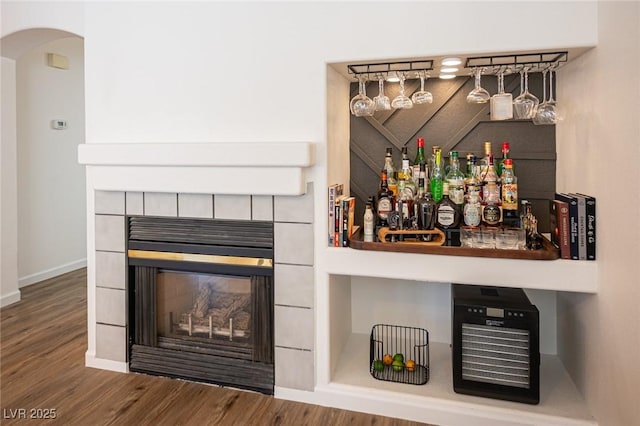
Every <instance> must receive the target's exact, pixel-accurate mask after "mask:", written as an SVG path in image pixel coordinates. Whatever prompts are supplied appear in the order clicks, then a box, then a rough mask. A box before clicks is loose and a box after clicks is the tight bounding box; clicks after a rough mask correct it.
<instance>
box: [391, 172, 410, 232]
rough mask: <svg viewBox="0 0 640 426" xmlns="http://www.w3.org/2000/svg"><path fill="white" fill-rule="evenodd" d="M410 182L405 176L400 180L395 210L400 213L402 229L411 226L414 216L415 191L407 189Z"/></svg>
mask: <svg viewBox="0 0 640 426" xmlns="http://www.w3.org/2000/svg"><path fill="white" fill-rule="evenodd" d="M407 184H408V182H407V181H406V180H405V178H404V176H401V177H400V179H399V180H398V197H397V198H396V204H395V210H396V211H397V212H398V213H399V214H400V223H399V225H400V229H404V228H406V227H407V226H409V224H410V222H411V217H412V216H413V201H414V195H413V191H412V190H410V189H407Z"/></svg>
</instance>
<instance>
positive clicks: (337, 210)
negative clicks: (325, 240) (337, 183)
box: [333, 195, 345, 247]
mask: <svg viewBox="0 0 640 426" xmlns="http://www.w3.org/2000/svg"><path fill="white" fill-rule="evenodd" d="M343 198H345V196H344V195H340V196H339V197H338V198H336V201H335V202H334V221H333V224H334V228H333V246H334V247H342V229H343V220H342V199H343Z"/></svg>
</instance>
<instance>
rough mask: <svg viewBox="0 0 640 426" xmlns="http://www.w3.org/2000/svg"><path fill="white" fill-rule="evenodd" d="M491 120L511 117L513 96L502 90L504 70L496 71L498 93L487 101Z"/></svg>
mask: <svg viewBox="0 0 640 426" xmlns="http://www.w3.org/2000/svg"><path fill="white" fill-rule="evenodd" d="M489 105H490V110H491V119H492V120H508V119H510V118H513V96H512V95H511V93H505V92H504V70H500V71H499V72H498V93H496V94H495V95H493V96H492V97H491V99H490V101H489Z"/></svg>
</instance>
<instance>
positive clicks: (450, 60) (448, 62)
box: [440, 57, 462, 67]
mask: <svg viewBox="0 0 640 426" xmlns="http://www.w3.org/2000/svg"><path fill="white" fill-rule="evenodd" d="M440 63H441V64H442V65H444V66H447V67H450V66H454V65H460V64H461V63H462V59H460V58H456V57H452V58H444V59H443V60H442V61H440Z"/></svg>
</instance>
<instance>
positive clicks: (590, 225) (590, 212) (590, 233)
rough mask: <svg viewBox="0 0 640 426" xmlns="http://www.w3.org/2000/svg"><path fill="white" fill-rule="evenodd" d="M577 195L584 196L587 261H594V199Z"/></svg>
mask: <svg viewBox="0 0 640 426" xmlns="http://www.w3.org/2000/svg"><path fill="white" fill-rule="evenodd" d="M579 195H581V196H584V197H585V201H586V203H585V207H586V216H587V223H586V231H587V260H596V198H595V197H592V196H590V195H585V194H579Z"/></svg>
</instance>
